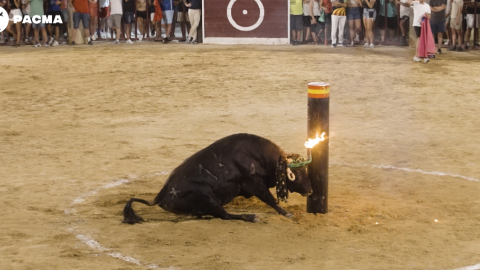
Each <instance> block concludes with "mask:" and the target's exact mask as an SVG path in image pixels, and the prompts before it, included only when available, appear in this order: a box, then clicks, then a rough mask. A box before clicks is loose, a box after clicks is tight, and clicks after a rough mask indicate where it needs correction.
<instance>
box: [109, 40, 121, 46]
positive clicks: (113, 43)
mask: <svg viewBox="0 0 480 270" xmlns="http://www.w3.org/2000/svg"><path fill="white" fill-rule="evenodd" d="M110 44H112V45H116V44H120V41H119V40H115V41H112V42H110Z"/></svg>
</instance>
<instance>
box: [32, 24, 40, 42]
mask: <svg viewBox="0 0 480 270" xmlns="http://www.w3.org/2000/svg"><path fill="white" fill-rule="evenodd" d="M33 36H34V39H35V44H37V43H40V39H39V38H38V28H35V29H33Z"/></svg>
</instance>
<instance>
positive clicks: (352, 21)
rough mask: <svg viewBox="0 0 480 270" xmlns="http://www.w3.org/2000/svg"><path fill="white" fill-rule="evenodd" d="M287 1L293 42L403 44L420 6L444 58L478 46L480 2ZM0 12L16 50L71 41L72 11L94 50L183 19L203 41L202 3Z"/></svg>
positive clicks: (187, 35)
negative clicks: (48, 18) (100, 42)
mask: <svg viewBox="0 0 480 270" xmlns="http://www.w3.org/2000/svg"><path fill="white" fill-rule="evenodd" d="M286 1H290V27H291V44H293V45H298V44H324V45H330V46H332V47H333V48H336V47H343V46H356V45H363V46H364V47H365V48H374V47H375V45H378V44H396V45H401V46H404V45H407V44H408V43H409V36H410V35H409V29H410V21H411V20H410V14H411V13H410V9H413V10H414V11H415V12H414V13H415V14H416V15H415V18H413V26H414V29H416V31H417V30H418V28H416V27H420V24H421V20H422V18H423V17H425V16H428V18H429V19H430V26H431V32H432V34H433V35H434V38H435V40H436V42H437V53H442V47H443V46H449V47H448V50H450V51H463V50H464V49H468V48H469V47H474V46H478V44H471V42H470V41H471V36H472V35H471V34H472V33H473V31H472V29H477V30H478V25H479V19H480V16H479V13H480V0H429V1H427V2H425V0H420V1H412V0H286ZM474 1H477V2H476V3H475V2H474ZM418 4H419V5H418ZM0 7H3V8H4V9H6V10H7V11H8V12H9V15H10V21H9V24H8V26H7V29H6V32H8V36H7V35H5V33H1V34H2V36H1V37H0V43H5V42H7V44H12V45H14V46H19V45H21V44H22V45H23V44H25V45H33V46H34V47H41V46H45V47H49V46H58V45H59V44H62V43H63V44H65V43H67V42H68V33H69V32H68V29H67V21H68V16H69V14H73V18H72V21H73V30H72V31H71V34H72V36H73V37H76V36H77V32H78V29H79V27H80V23H81V24H82V26H83V32H84V33H83V36H84V37H85V40H84V43H86V44H89V45H93V41H95V40H97V39H98V38H99V36H98V34H99V33H100V35H101V37H102V38H104V39H105V38H110V39H112V40H113V41H112V42H111V43H112V44H119V43H120V42H121V40H125V43H127V44H133V43H134V41H132V35H133V36H135V37H136V42H142V41H143V40H144V37H148V36H149V34H151V35H152V36H154V37H155V39H157V40H162V41H163V42H165V43H167V42H169V41H170V40H171V39H172V37H173V36H174V33H175V25H176V22H180V24H181V32H182V38H181V39H180V40H181V41H186V42H187V43H192V44H196V43H198V41H197V28H198V26H199V23H200V18H201V11H202V0H0ZM475 7H476V8H475ZM69 11H70V12H69ZM421 12H423V13H422V14H420V13H421ZM475 14H476V17H475ZM15 15H18V16H23V17H25V16H29V17H33V16H35V15H39V16H42V15H52V16H61V18H62V22H63V23H58V22H57V23H55V22H52V23H50V24H44V23H42V22H40V23H26V24H22V23H21V22H17V23H14V21H13V16H15ZM417 15H418V18H417ZM347 22H348V23H347ZM474 24H475V25H474ZM133 25H135V27H133ZM32 29H33V31H32ZM162 29H163V33H164V34H163V37H162ZM418 31H419V30H418ZM345 36H347V38H346V39H345V38H344V37H345ZM444 39H446V41H445V43H444V42H443V40H444ZM41 43H43V45H41ZM70 44H71V45H75V38H71V41H70ZM472 45H473V46H472Z"/></svg>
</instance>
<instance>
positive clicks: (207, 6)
mask: <svg viewBox="0 0 480 270" xmlns="http://www.w3.org/2000/svg"><path fill="white" fill-rule="evenodd" d="M289 20H290V2H289V1H286V0H203V14H202V22H203V43H210V44H289V41H290V34H289Z"/></svg>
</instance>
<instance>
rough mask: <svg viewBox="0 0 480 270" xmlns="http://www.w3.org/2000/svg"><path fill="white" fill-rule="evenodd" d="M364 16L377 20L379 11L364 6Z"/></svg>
mask: <svg viewBox="0 0 480 270" xmlns="http://www.w3.org/2000/svg"><path fill="white" fill-rule="evenodd" d="M363 18H366V19H372V20H374V21H375V19H376V18H377V11H376V10H375V9H374V8H364V9H363Z"/></svg>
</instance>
